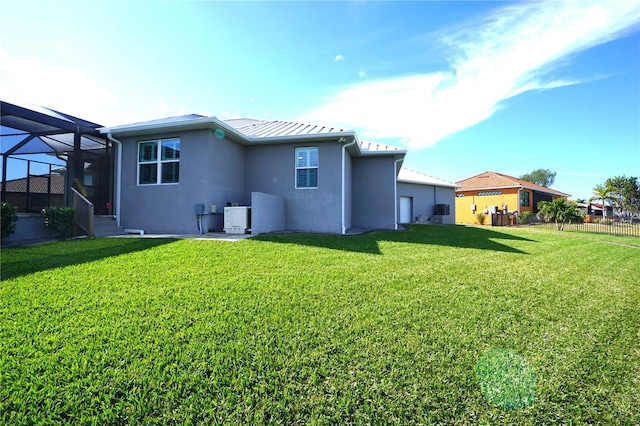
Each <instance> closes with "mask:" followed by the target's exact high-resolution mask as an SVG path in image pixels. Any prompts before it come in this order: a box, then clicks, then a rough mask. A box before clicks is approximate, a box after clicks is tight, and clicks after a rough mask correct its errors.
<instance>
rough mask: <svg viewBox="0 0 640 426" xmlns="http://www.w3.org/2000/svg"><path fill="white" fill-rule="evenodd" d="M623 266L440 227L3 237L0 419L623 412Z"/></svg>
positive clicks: (579, 418) (638, 315)
mask: <svg viewBox="0 0 640 426" xmlns="http://www.w3.org/2000/svg"><path fill="white" fill-rule="evenodd" d="M614 242H615V241H614ZM639 259H640V249H638V248H637V247H630V246H625V245H619V244H611V242H610V241H609V240H608V238H606V239H605V240H603V241H597V240H594V239H593V237H592V236H581V235H579V234H571V235H570V236H567V234H566V233H559V232H545V231H540V230H534V229H529V228H527V229H500V230H495V229H492V228H481V227H459V226H415V227H412V228H411V230H410V231H407V232H380V233H372V234H368V235H364V236H357V237H342V236H327V235H274V236H261V237H257V238H252V239H250V240H245V241H242V242H239V243H227V242H219V241H195V240H169V239H165V240H154V239H88V240H76V241H68V242H61V243H53V244H44V245H39V246H34V247H26V248H17V249H3V250H2V259H1V260H2V284H1V286H0V321H1V322H0V423H7V424H8V423H10V424H47V425H49V424H63V423H81V424H84V423H87V424H123V423H134V424H403V425H404V424H433V425H436V424H498V423H499V424H525V425H526V424H530V425H534V424H556V423H559V424H569V423H571V424H638V423H640V414H639V413H640V344H639V342H640V332H639V330H640V309H638V306H640V286H639V285H638V277H639V276H640V261H639Z"/></svg>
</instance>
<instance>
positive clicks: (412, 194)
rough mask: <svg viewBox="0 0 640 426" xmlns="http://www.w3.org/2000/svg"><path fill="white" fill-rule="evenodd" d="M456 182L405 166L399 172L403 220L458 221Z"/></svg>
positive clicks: (447, 222)
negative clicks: (456, 212)
mask: <svg viewBox="0 0 640 426" xmlns="http://www.w3.org/2000/svg"><path fill="white" fill-rule="evenodd" d="M457 187H458V185H456V184H455V183H451V182H447V181H445V180H442V179H438V178H435V177H433V176H429V175H426V174H424V173H420V172H417V171H414V170H410V169H406V168H402V169H401V170H400V174H399V175H398V196H399V197H400V198H399V200H398V201H399V211H400V214H399V221H400V223H403V224H404V223H443V224H453V223H454V220H455V211H454V210H455V189H456V188H457Z"/></svg>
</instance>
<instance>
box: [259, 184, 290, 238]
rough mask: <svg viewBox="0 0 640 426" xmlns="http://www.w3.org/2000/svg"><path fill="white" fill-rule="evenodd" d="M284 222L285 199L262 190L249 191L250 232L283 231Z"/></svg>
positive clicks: (284, 227)
mask: <svg viewBox="0 0 640 426" xmlns="http://www.w3.org/2000/svg"><path fill="white" fill-rule="evenodd" d="M285 229H286V223H285V201H284V198H282V197H277V196H275V195H271V194H265V193H264V192H253V193H251V234H253V235H258V234H264V233H266V232H274V231H283V230H285Z"/></svg>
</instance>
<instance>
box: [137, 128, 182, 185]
mask: <svg viewBox="0 0 640 426" xmlns="http://www.w3.org/2000/svg"><path fill="white" fill-rule="evenodd" d="M171 141H177V142H178V145H179V144H180V138H179V137H170V138H160V139H149V140H140V141H138V145H137V150H136V165H137V166H136V167H137V169H136V186H164V185H178V184H179V183H180V174H179V173H178V182H162V165H163V164H169V163H178V167H180V157H179V156H178V158H177V159H171V160H163V159H162V147H163V143H164V142H171ZM143 143H155V144H156V147H157V152H156V159H155V160H153V161H143V162H141V161H140V146H141V145H142V144H143ZM178 152H179V151H178ZM143 164H155V165H156V181H155V183H140V166H141V165H143Z"/></svg>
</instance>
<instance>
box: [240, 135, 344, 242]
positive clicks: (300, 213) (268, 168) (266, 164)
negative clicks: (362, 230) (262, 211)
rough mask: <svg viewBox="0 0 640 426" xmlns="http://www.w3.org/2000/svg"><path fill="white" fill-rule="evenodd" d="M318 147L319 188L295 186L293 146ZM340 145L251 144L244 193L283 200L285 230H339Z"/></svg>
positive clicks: (340, 217) (246, 162) (330, 231)
mask: <svg viewBox="0 0 640 426" xmlns="http://www.w3.org/2000/svg"><path fill="white" fill-rule="evenodd" d="M312 146H317V147H318V156H319V169H318V188H316V189H296V185H295V175H296V169H295V149H296V148H297V147H312ZM341 156H342V147H341V145H339V144H338V143H337V142H320V143H313V142H309V143H291V144H271V145H254V146H250V147H247V148H246V156H245V182H246V186H245V193H248V194H250V193H252V192H264V193H267V194H272V195H276V196H279V197H282V198H284V200H285V221H286V229H287V230H292V231H315V232H327V233H340V232H341V226H342V225H341V223H342V172H341V168H342V157H341Z"/></svg>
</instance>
